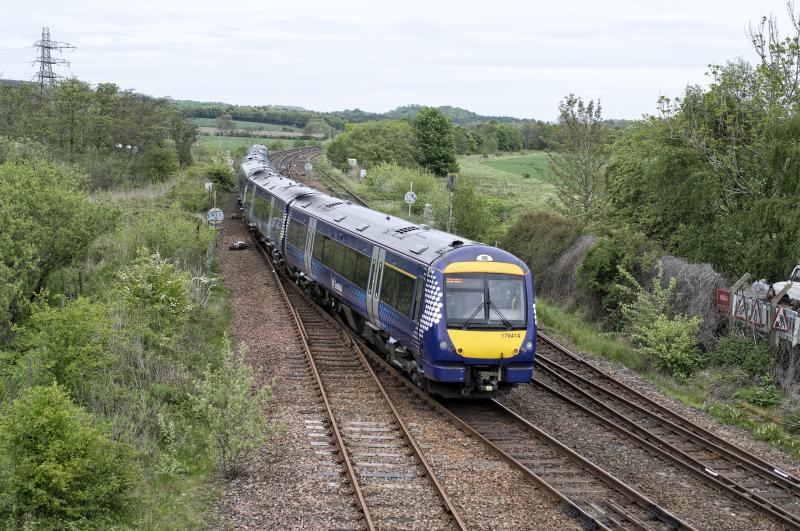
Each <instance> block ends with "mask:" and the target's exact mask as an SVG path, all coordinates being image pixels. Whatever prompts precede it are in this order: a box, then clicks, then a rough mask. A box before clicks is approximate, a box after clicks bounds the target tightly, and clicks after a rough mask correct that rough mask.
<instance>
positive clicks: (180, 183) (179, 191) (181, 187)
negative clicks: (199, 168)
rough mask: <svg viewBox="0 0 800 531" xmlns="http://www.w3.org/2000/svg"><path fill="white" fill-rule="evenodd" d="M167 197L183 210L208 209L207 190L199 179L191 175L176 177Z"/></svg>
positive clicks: (198, 210)
mask: <svg viewBox="0 0 800 531" xmlns="http://www.w3.org/2000/svg"><path fill="white" fill-rule="evenodd" d="M167 198H168V199H169V200H170V201H172V203H173V204H176V205H177V207H178V208H181V209H183V210H188V211H191V212H205V211H206V210H208V192H207V191H206V189H205V187H204V186H203V182H202V181H200V180H199V179H195V178H191V177H181V178H179V179H176V180H175V184H174V185H173V186H172V188H171V189H170V191H169V193H168V194H167Z"/></svg>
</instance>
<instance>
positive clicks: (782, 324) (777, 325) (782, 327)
mask: <svg viewBox="0 0 800 531" xmlns="http://www.w3.org/2000/svg"><path fill="white" fill-rule="evenodd" d="M772 330H774V331H775V332H788V331H789V320H788V319H786V308H784V307H783V306H780V307H779V308H778V311H777V312H775V320H774V321H772Z"/></svg>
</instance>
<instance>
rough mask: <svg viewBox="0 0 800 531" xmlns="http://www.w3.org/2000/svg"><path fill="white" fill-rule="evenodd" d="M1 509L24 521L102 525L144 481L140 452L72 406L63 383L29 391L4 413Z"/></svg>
mask: <svg viewBox="0 0 800 531" xmlns="http://www.w3.org/2000/svg"><path fill="white" fill-rule="evenodd" d="M0 455H8V456H11V462H10V466H8V467H3V468H0V493H2V494H0V511H2V513H4V516H6V518H11V519H12V521H16V524H17V525H20V524H22V520H23V519H28V518H29V517H33V518H35V519H36V520H37V521H39V523H40V524H42V525H43V526H44V527H47V524H46V522H48V521H49V522H51V524H50V525H52V526H54V527H56V526H58V527H61V526H63V525H64V523H65V522H83V523H84V524H83V525H81V526H79V527H87V528H89V527H97V525H86V522H90V521H93V522H101V521H104V520H105V521H108V520H113V519H114V518H115V517H118V516H119V515H121V514H123V513H125V512H126V511H127V509H128V508H129V503H130V496H131V492H132V488H133V487H134V486H135V484H136V481H137V469H136V467H135V466H134V460H133V457H134V456H133V451H132V449H131V448H130V447H129V446H127V445H126V444H123V443H120V442H116V441H113V440H111V439H110V437H109V433H108V432H107V431H106V429H105V428H104V427H103V426H98V425H95V423H94V422H93V420H92V418H91V417H90V416H89V415H88V414H87V413H85V412H84V411H83V410H81V409H80V408H79V407H77V406H75V405H73V404H72V403H71V402H70V401H69V399H68V398H67V396H66V393H65V392H64V391H63V390H62V389H61V388H60V387H58V386H56V385H52V386H49V387H42V386H34V387H29V388H27V389H25V390H24V391H23V392H22V394H21V395H20V396H19V397H18V398H17V399H16V400H15V401H14V402H13V403H12V405H11V407H10V409H9V411H8V413H7V414H5V415H2V416H0Z"/></svg>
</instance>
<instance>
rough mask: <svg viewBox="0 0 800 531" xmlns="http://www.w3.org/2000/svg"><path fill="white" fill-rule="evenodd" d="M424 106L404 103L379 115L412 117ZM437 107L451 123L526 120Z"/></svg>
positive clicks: (455, 108) (392, 117) (456, 108)
mask: <svg viewBox="0 0 800 531" xmlns="http://www.w3.org/2000/svg"><path fill="white" fill-rule="evenodd" d="M424 108H425V107H424V106H422V105H404V106H402V107H398V108H396V109H394V110H392V111H389V112H385V113H383V114H382V115H380V116H382V117H383V118H384V119H392V120H400V119H403V118H413V117H414V116H416V115H417V113H418V112H419V111H420V110H422V109H424ZM437 109H439V110H440V111H442V112H443V113H444V114H445V115H447V116H448V117H450V119H451V120H453V123H455V124H459V125H474V124H479V123H484V122H489V121H491V120H494V121H496V122H506V123H513V122H525V121H528V120H525V119H522V118H514V117H512V116H485V115H482V114H478V113H475V112H472V111H470V110H467V109H462V108H461V107H451V106H450V105H442V106H441V107H437Z"/></svg>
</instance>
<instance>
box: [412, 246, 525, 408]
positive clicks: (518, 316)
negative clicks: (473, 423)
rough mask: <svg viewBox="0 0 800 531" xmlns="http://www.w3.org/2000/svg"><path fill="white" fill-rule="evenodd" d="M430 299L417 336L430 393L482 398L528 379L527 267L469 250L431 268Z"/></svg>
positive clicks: (489, 251)
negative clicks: (420, 345)
mask: <svg viewBox="0 0 800 531" xmlns="http://www.w3.org/2000/svg"><path fill="white" fill-rule="evenodd" d="M425 293H426V300H427V302H426V307H425V308H424V309H423V313H422V315H421V316H420V322H419V325H418V326H419V329H418V336H419V337H420V340H421V342H422V344H423V345H424V348H423V349H422V351H423V352H424V355H423V356H422V359H421V360H420V361H421V363H420V368H421V369H422V371H423V373H424V374H425V378H426V380H427V384H428V388H429V391H430V392H431V393H433V394H440V395H444V396H452V395H454V394H455V393H454V391H455V390H457V392H458V394H460V395H461V396H484V395H491V394H494V393H496V392H497V391H503V390H507V389H510V388H511V387H513V385H515V384H517V383H527V382H530V381H531V378H532V377H533V360H534V356H535V349H536V308H535V304H534V290H533V280H532V278H531V272H530V270H529V269H528V268H527V266H525V264H524V263H523V262H521V261H520V260H518V259H517V258H516V257H514V256H513V255H511V254H509V253H507V252H505V251H501V250H499V249H495V248H491V247H484V246H466V247H464V248H461V249H458V250H455V251H451V252H450V253H448V254H447V255H446V256H445V257H443V258H442V259H440V260H438V261H436V262H434V264H433V265H432V267H431V269H430V271H429V273H428V278H427V280H426V285H425Z"/></svg>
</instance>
